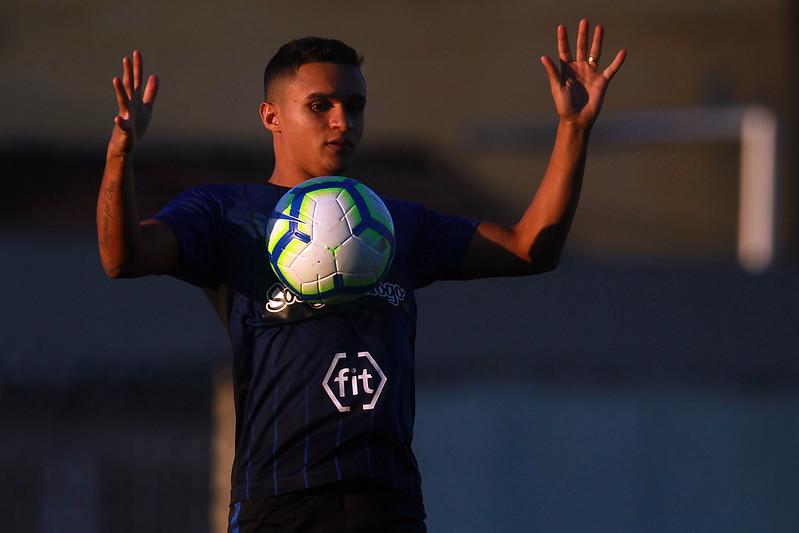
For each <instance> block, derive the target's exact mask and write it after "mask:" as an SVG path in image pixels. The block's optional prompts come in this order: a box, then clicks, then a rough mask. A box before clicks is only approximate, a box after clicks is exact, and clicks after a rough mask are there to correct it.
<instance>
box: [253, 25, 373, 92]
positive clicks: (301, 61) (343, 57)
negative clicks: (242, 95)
mask: <svg viewBox="0 0 799 533" xmlns="http://www.w3.org/2000/svg"><path fill="white" fill-rule="evenodd" d="M307 63H339V64H342V65H351V66H353V67H356V68H357V69H358V70H359V71H360V69H361V64H362V63H363V56H362V55H360V54H358V52H356V51H355V49H353V48H352V47H350V46H348V45H346V44H344V43H343V42H341V41H338V40H336V39H324V38H321V37H305V38H302V39H295V40H293V41H290V42H288V43H286V44H284V45H283V46H281V47H280V49H279V50H278V51H277V53H276V54H275V55H274V56H273V57H272V59H271V60H269V64H268V65H266V70H264V101H267V102H268V101H269V90H270V88H271V87H272V86H273V85H274V82H275V81H276V80H278V79H280V78H283V77H284V76H287V75H294V73H295V72H297V69H299V68H300V67H301V66H302V65H305V64H307Z"/></svg>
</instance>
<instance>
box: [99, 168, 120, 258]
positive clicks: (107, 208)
mask: <svg viewBox="0 0 799 533" xmlns="http://www.w3.org/2000/svg"><path fill="white" fill-rule="evenodd" d="M116 185H117V184H116V183H112V184H110V185H108V187H106V188H105V189H103V197H104V198H105V205H104V206H103V215H102V217H103V238H102V241H101V244H102V245H103V248H108V244H109V241H110V240H111V232H110V229H109V225H110V224H111V221H112V220H115V217H114V215H112V214H111V202H112V201H113V199H114V193H115V192H116Z"/></svg>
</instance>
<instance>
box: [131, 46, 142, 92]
mask: <svg viewBox="0 0 799 533" xmlns="http://www.w3.org/2000/svg"><path fill="white" fill-rule="evenodd" d="M143 70H144V62H143V61H142V57H141V52H139V51H138V50H134V51H133V88H134V90H135V89H138V88H139V87H141V75H142V71H143Z"/></svg>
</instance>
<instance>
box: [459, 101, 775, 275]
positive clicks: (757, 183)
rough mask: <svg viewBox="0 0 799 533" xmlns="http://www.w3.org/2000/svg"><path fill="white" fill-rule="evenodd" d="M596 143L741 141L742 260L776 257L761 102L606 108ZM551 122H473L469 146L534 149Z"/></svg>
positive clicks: (761, 264) (770, 130)
mask: <svg viewBox="0 0 799 533" xmlns="http://www.w3.org/2000/svg"><path fill="white" fill-rule="evenodd" d="M600 121H601V123H600V124H599V125H598V126H597V129H596V130H595V131H594V133H593V135H592V138H591V139H592V141H591V142H592V143H602V144H619V145H630V144H665V143H675V142H712V141H725V142H738V143H740V164H739V168H740V173H739V180H740V182H739V191H740V192H739V202H738V242H737V254H738V261H739V263H740V265H741V267H742V268H744V269H745V270H746V271H748V272H750V273H753V274H754V273H760V272H763V271H765V270H767V269H768V268H769V266H771V264H772V262H773V261H774V257H775V253H776V250H775V247H776V229H775V225H776V220H777V217H776V210H777V206H776V202H777V185H778V184H777V117H776V116H775V114H774V113H773V112H772V111H771V110H770V109H768V108H767V107H765V106H762V105H741V106H708V107H690V108H679V109H644V110H630V111H619V112H615V113H613V112H611V113H606V114H604V115H603V116H602V118H601V119H600ZM552 131H553V124H552V122H551V121H549V120H547V121H544V120H542V121H536V122H527V123H517V124H512V123H507V122H506V123H504V124H494V125H483V126H479V127H474V126H472V127H471V128H470V129H469V131H468V132H467V136H468V137H467V142H468V143H469V144H470V146H479V147H481V149H486V150H489V151H530V150H534V149H540V148H541V147H542V146H549V145H550V144H551V139H552Z"/></svg>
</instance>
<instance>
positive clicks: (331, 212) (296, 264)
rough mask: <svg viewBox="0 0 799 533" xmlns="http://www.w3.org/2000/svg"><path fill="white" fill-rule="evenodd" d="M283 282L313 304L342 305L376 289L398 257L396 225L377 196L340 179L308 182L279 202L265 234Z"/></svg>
mask: <svg viewBox="0 0 799 533" xmlns="http://www.w3.org/2000/svg"><path fill="white" fill-rule="evenodd" d="M266 239H267V252H268V253H269V263H270V264H271V266H272V270H273V271H274V273H275V275H276V276H277V277H278V279H279V280H280V281H281V282H282V283H283V284H284V285H286V287H287V288H288V289H289V290H291V291H292V292H294V293H295V294H296V295H298V296H300V297H302V298H303V299H305V300H309V301H311V302H324V303H343V302H347V301H351V300H354V299H356V298H359V297H361V296H363V295H364V294H366V293H367V292H369V291H370V290H371V289H372V288H374V287H375V286H376V285H377V284H378V283H379V282H380V280H381V279H382V278H383V276H384V275H385V274H386V272H388V269H389V267H390V266H391V260H392V259H393V257H394V223H393V221H392V220H391V215H390V214H389V212H388V208H386V205H385V204H384V203H383V201H382V200H381V199H380V197H379V196H377V194H375V193H374V192H373V191H372V190H371V189H369V188H368V187H366V186H365V185H363V184H362V183H360V182H358V181H356V180H354V179H352V178H345V177H340V176H324V177H320V178H314V179H311V180H307V181H305V182H303V183H301V184H300V185H297V186H296V187H293V188H292V189H290V190H289V191H288V192H287V193H286V194H285V195H283V197H282V198H281V199H280V200H279V201H278V203H277V205H276V206H275V209H274V211H273V212H272V216H271V217H270V219H269V224H268V226H267V232H266Z"/></svg>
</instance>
